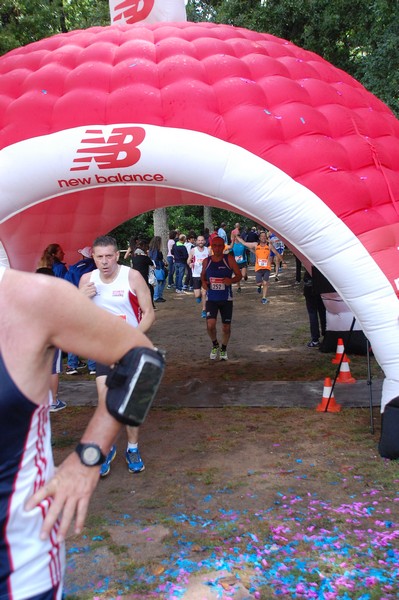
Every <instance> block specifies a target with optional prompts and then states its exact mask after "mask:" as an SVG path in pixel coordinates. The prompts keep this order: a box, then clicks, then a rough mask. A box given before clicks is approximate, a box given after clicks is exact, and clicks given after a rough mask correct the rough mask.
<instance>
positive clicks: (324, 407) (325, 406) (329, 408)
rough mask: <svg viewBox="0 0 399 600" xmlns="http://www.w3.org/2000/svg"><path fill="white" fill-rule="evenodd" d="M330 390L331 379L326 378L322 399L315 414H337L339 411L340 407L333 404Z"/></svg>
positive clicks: (333, 400)
mask: <svg viewBox="0 0 399 600" xmlns="http://www.w3.org/2000/svg"><path fill="white" fill-rule="evenodd" d="M331 388H332V385H331V379H330V377H326V378H325V380H324V388H323V397H322V399H321V402H320V404H318V405H317V407H316V410H317V412H339V411H340V410H341V405H340V404H338V403H337V402H335V398H334V392H332V393H331ZM330 394H331V396H330Z"/></svg>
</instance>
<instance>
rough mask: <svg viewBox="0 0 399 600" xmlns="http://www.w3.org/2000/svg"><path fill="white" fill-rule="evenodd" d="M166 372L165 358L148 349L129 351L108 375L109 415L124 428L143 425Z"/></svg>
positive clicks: (107, 398) (107, 403)
mask: <svg viewBox="0 0 399 600" xmlns="http://www.w3.org/2000/svg"><path fill="white" fill-rule="evenodd" d="M164 370H165V359H164V355H163V354H162V353H161V352H160V351H159V350H152V349H150V348H143V347H139V348H132V350H129V352H127V353H126V354H125V355H124V356H123V357H122V358H121V359H120V361H119V362H118V363H116V364H115V366H114V367H113V369H112V371H111V373H110V374H109V375H108V377H107V380H106V384H107V387H108V391H107V397H106V405H107V409H108V412H109V413H110V414H111V415H112V416H113V417H114V418H115V419H117V421H120V422H121V423H124V424H125V425H133V426H139V425H141V424H142V423H143V421H144V419H145V418H146V416H147V413H148V411H149V410H150V407H151V404H152V402H153V400H154V398H155V395H156V393H157V391H158V388H159V385H160V383H161V380H162V376H163V373H164Z"/></svg>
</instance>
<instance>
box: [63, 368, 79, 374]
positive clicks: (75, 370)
mask: <svg viewBox="0 0 399 600" xmlns="http://www.w3.org/2000/svg"><path fill="white" fill-rule="evenodd" d="M77 374H78V370H77V369H73V368H72V367H67V368H66V371H65V375H77Z"/></svg>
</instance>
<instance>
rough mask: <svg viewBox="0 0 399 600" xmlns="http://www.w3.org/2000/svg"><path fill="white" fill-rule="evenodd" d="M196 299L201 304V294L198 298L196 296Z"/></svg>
mask: <svg viewBox="0 0 399 600" xmlns="http://www.w3.org/2000/svg"><path fill="white" fill-rule="evenodd" d="M195 301H196V303H197V304H200V302H201V296H198V298H196V299H195Z"/></svg>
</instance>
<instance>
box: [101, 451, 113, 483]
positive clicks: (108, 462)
mask: <svg viewBox="0 0 399 600" xmlns="http://www.w3.org/2000/svg"><path fill="white" fill-rule="evenodd" d="M115 456H116V446H111V450H110V451H109V452H108V456H107V458H106V459H105V461H104V462H103V464H102V465H101V467H100V477H106V476H107V475H108V474H109V472H110V470H111V463H112V461H113V460H114V458H115Z"/></svg>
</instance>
